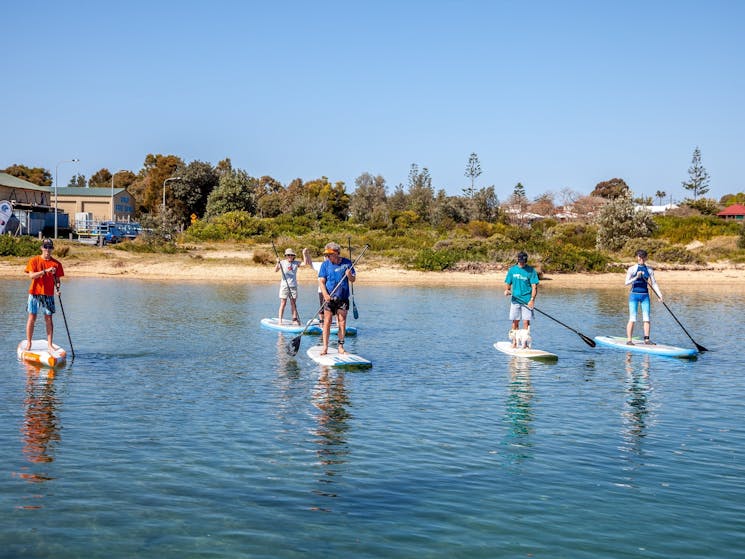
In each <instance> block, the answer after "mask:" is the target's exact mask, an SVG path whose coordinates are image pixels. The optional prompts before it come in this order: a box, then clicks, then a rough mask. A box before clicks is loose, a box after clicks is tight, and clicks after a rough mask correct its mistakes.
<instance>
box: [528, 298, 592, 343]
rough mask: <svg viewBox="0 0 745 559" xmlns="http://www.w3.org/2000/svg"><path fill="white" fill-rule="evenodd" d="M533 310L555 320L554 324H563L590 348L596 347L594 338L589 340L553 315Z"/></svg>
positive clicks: (534, 308)
mask: <svg viewBox="0 0 745 559" xmlns="http://www.w3.org/2000/svg"><path fill="white" fill-rule="evenodd" d="M518 301H519V300H518ZM519 303H520V304H521V305H523V306H526V307H527V304H526V303H523V302H522V301H519ZM528 308H530V307H528ZM533 310H534V311H538V312H539V313H541V314H542V315H543V316H546V317H548V318H550V319H551V320H553V321H554V322H558V323H559V324H561V325H562V326H563V327H564V328H568V329H569V330H571V331H572V332H574V333H575V334H577V335H578V336H579V337H580V338H582V341H583V342H585V343H586V344H587V345H589V346H590V347H595V340H593V339H592V338H589V337H587V336H585V335H584V334H583V333H582V332H578V331H577V330H575V329H574V328H572V327H571V326H567V325H566V324H564V323H563V322H562V321H561V320H557V319H555V318H554V317H553V316H551V315H550V314H548V313H545V312H543V311H542V310H541V309H539V308H537V307H533Z"/></svg>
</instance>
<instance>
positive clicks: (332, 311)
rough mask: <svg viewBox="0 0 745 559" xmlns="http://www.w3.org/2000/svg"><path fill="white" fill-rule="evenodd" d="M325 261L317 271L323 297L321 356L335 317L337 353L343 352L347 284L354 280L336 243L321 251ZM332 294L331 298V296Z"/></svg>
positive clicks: (347, 293)
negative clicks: (337, 328)
mask: <svg viewBox="0 0 745 559" xmlns="http://www.w3.org/2000/svg"><path fill="white" fill-rule="evenodd" d="M323 254H324V255H326V256H327V259H326V260H324V261H323V263H322V264H321V268H320V269H319V270H318V284H319V285H320V287H321V293H322V295H323V300H324V304H323V349H322V350H321V355H326V353H327V352H328V348H329V335H330V334H331V319H332V318H333V317H334V316H336V325H337V326H338V327H339V333H338V334H337V335H338V338H339V353H346V351H344V335H345V334H346V331H347V311H348V310H349V282H354V280H355V279H356V276H355V271H354V268H352V261H351V260H349V258H344V257H343V256H342V255H341V247H340V246H339V244H338V243H334V242H331V243H328V244H327V245H326V248H325V249H324V251H323ZM332 293H333V296H332Z"/></svg>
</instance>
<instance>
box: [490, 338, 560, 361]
mask: <svg viewBox="0 0 745 559" xmlns="http://www.w3.org/2000/svg"><path fill="white" fill-rule="evenodd" d="M494 347H495V348H496V349H497V350H498V351H501V352H502V353H506V354H507V355H512V356H514V357H523V358H525V359H536V360H538V361H556V360H557V359H559V356H558V355H556V354H555V353H551V352H548V351H543V350H542V349H533V348H520V347H512V342H497V343H495V344H494Z"/></svg>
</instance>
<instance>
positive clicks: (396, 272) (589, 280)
mask: <svg viewBox="0 0 745 559" xmlns="http://www.w3.org/2000/svg"><path fill="white" fill-rule="evenodd" d="M59 259H60V261H61V262H62V264H63V265H64V267H65V273H66V275H67V278H68V279H73V278H76V277H94V278H116V279H138V280H151V281H174V280H178V281H195V282H255V283H271V282H278V281H279V275H278V273H275V272H274V265H273V264H265V265H259V264H256V263H254V262H253V261H252V260H251V259H250V258H249V255H248V254H247V253H246V252H232V251H230V252H227V251H222V252H211V253H204V254H199V255H197V256H195V255H193V254H176V255H161V254H147V255H140V254H131V253H128V252H123V251H115V250H108V251H107V252H106V253H100V254H99V255H97V257H96V258H80V257H77V256H76V255H74V254H73V255H71V256H70V257H68V258H65V257H60V258H59ZM26 260H27V259H26V258H14V257H6V258H3V259H0V278H25V277H26V275H25V274H24V272H23V269H24V266H25V262H26ZM357 267H358V282H359V284H360V286H361V285H362V284H371V285H416V286H482V285H483V286H485V287H486V286H488V287H492V288H493V287H496V286H501V284H502V282H503V281H504V274H505V271H504V270H498V271H488V272H481V273H472V272H419V271H414V270H405V269H402V268H398V267H392V266H385V265H378V264H376V263H375V262H367V263H365V262H361V263H359V264H358V266H357ZM656 277H657V281H658V282H659V284H660V286H661V287H662V288H663V289H664V288H665V287H668V288H669V287H673V286H675V287H676V288H679V289H686V290H689V289H692V290H702V291H711V290H712V289H715V290H719V289H721V290H727V289H737V290H738V291H740V290H743V289H745V266H725V265H722V266H715V265H712V266H709V267H706V268H703V269H702V268H698V269H686V270H679V269H676V270H668V269H664V268H663V267H660V268H659V269H657V271H656ZM298 280H299V281H300V282H302V283H314V282H315V281H316V279H315V275H314V273H313V272H312V270H310V269H309V268H301V269H300V272H299V274H298ZM623 282H624V275H623V274H622V273H613V274H591V273H583V274H545V275H544V276H543V277H542V281H541V283H542V288H543V289H552V288H578V289H581V288H608V289H616V288H622V287H623Z"/></svg>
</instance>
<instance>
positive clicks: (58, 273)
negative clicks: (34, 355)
mask: <svg viewBox="0 0 745 559" xmlns="http://www.w3.org/2000/svg"><path fill="white" fill-rule="evenodd" d="M52 250H54V243H53V242H52V240H51V239H44V242H43V243H41V255H36V256H33V257H32V258H31V260H29V261H28V263H27V264H26V270H25V272H26V273H27V274H28V276H29V277H30V278H31V286H30V287H29V289H28V303H27V309H28V320H27V321H26V342H27V344H28V345H27V347H26V349H31V340H32V338H33V337H34V326H35V325H36V315H37V314H39V309H41V310H42V311H43V312H44V322H45V323H46V327H47V345H48V346H49V351H53V350H54V345H53V344H52V338H53V337H54V322H53V321H52V315H53V314H54V312H55V308H54V287H55V285H56V283H57V282H58V281H59V278H61V277H62V276H64V275H65V272H64V270H63V269H62V264H61V263H60V261H59V260H56V259H54V258H52Z"/></svg>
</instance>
